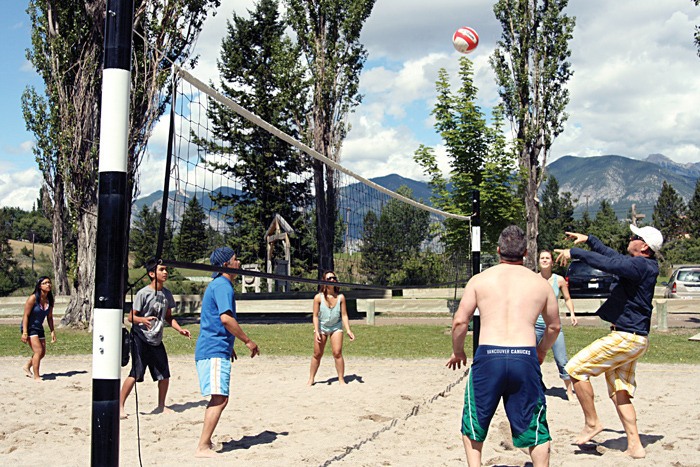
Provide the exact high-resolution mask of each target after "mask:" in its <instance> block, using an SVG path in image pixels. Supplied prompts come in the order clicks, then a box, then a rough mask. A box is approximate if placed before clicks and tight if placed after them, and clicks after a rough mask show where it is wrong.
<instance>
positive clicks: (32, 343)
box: [20, 276, 56, 381]
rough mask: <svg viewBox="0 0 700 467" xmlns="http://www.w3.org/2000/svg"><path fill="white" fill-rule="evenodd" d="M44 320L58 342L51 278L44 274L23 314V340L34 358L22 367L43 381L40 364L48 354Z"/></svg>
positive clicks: (25, 371) (37, 379)
mask: <svg viewBox="0 0 700 467" xmlns="http://www.w3.org/2000/svg"><path fill="white" fill-rule="evenodd" d="M44 320H47V321H48V323H49V329H50V330H51V342H56V331H55V330H54V328H53V292H52V291H51V279H49V278H48V277H46V276H42V277H40V278H39V280H38V281H37V282H36V286H34V293H33V294H31V295H30V296H29V298H27V301H26V302H25V304H24V315H23V316H22V325H21V328H20V329H21V332H22V342H24V343H25V344H29V347H30V348H31V349H32V352H34V355H32V358H30V359H29V361H28V362H27V363H26V364H25V365H24V366H23V367H22V369H23V370H24V373H25V374H26V375H27V377H29V378H31V377H33V378H34V380H35V381H41V375H39V364H40V363H41V359H42V358H44V355H46V336H45V335H44Z"/></svg>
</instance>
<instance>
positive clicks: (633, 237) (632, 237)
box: [630, 235, 644, 242]
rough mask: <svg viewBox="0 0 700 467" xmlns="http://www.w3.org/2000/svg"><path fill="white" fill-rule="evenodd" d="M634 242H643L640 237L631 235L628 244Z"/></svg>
mask: <svg viewBox="0 0 700 467" xmlns="http://www.w3.org/2000/svg"><path fill="white" fill-rule="evenodd" d="M635 240H641V241H644V239H643V238H642V237H640V236H639V235H632V236H631V237H630V242H633V241H635Z"/></svg>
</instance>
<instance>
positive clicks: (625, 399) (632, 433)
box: [612, 391, 646, 459]
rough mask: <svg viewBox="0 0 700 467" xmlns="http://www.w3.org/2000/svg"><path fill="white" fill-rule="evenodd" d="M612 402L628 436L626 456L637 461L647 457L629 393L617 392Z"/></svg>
mask: <svg viewBox="0 0 700 467" xmlns="http://www.w3.org/2000/svg"><path fill="white" fill-rule="evenodd" d="M612 401H613V404H615V409H617V415H618V416H619V417H620V421H621V422H622V426H623V427H624V429H625V433H626V434H627V450H626V451H625V454H627V455H628V456H630V457H633V458H635V459H641V458H642V457H645V456H646V451H645V450H644V446H642V441H641V440H640V439H639V431H638V429H637V412H636V411H635V410H634V406H633V405H632V398H631V397H630V395H629V393H628V392H627V391H617V392H615V394H614V395H613V397H612Z"/></svg>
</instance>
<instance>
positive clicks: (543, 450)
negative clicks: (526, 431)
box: [530, 441, 550, 467]
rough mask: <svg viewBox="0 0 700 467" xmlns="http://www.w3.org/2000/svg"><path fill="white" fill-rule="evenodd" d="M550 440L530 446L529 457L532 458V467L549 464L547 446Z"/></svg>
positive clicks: (541, 466) (542, 466)
mask: <svg viewBox="0 0 700 467" xmlns="http://www.w3.org/2000/svg"><path fill="white" fill-rule="evenodd" d="M549 445H550V442H549V441H547V442H546V443H542V444H538V445H537V446H533V447H531V448H530V458H532V465H533V467H547V466H549V450H550V449H549V447H550V446H549Z"/></svg>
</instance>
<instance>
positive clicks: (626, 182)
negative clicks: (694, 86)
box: [134, 154, 700, 234]
mask: <svg viewBox="0 0 700 467" xmlns="http://www.w3.org/2000/svg"><path fill="white" fill-rule="evenodd" d="M546 171H547V174H548V175H549V176H553V177H555V178H556V179H557V181H558V183H559V191H560V193H563V192H569V193H571V195H572V199H573V201H574V206H575V215H576V216H577V217H578V216H580V215H581V214H582V213H583V211H584V210H585V209H586V208H588V210H589V212H590V214H591V216H594V215H595V213H596V212H597V210H598V207H599V205H600V202H601V201H602V200H604V199H605V200H607V201H608V202H609V203H610V204H611V206H612V208H613V210H614V211H615V213H616V214H617V217H618V218H620V219H624V218H626V217H627V215H628V213H629V210H630V208H631V206H632V204H635V207H636V211H637V213H638V214H644V215H646V218H647V219H649V220H650V219H651V215H652V213H653V211H654V205H655V204H656V200H657V199H658V197H659V193H660V192H661V186H662V184H663V182H664V181H666V182H667V183H669V184H670V185H672V186H673V188H674V189H675V190H676V191H677V192H678V194H679V195H680V196H681V197H682V198H683V199H684V200H685V201H686V202H687V201H688V200H689V199H690V198H691V197H692V196H693V192H694V190H695V184H696V183H697V181H698V179H700V162H696V163H688V164H679V163H676V162H674V161H672V160H671V159H669V158H668V157H666V156H664V155H662V154H651V155H649V156H648V157H647V158H646V159H645V160H638V159H631V158H628V157H624V156H618V155H606V156H597V157H574V156H564V157H561V158H559V159H557V160H556V161H554V162H552V163H551V164H549V165H547V168H546ZM370 180H371V181H373V182H374V183H376V184H378V185H380V186H382V187H384V188H387V189H389V190H392V191H396V190H397V189H398V188H399V187H400V186H402V185H406V186H407V187H408V188H410V189H411V190H412V192H413V198H414V199H416V200H422V202H424V203H426V204H430V196H431V190H430V187H429V186H428V184H427V183H426V182H423V181H419V180H413V179H410V178H406V177H402V176H400V175H397V174H391V175H386V176H382V177H375V178H371V179H370ZM355 185H359V182H358V183H356V184H352V185H350V186H349V187H347V188H341V193H340V196H341V197H342V196H343V194H344V192H346V191H350V188H356V187H355ZM230 190H231V189H226V188H220V189H218V190H216V191H217V192H218V191H220V192H224V193H228V191H230ZM180 195H181V196H183V197H184V198H185V199H189V198H190V197H191V196H192V194H191V193H181V194H180ZM171 197H172V196H171ZM162 198H163V192H162V191H156V192H154V193H151V194H150V195H148V196H144V197H142V198H138V199H137V200H136V202H135V207H134V212H138V211H140V210H141V208H142V206H144V205H148V206H149V207H151V208H155V209H157V210H160V206H161V203H162ZM204 198H206V199H200V202H201V203H202V205H203V208H204V209H205V211H207V210H208V208H209V206H210V205H211V200H209V199H208V197H204ZM183 207H184V203H183ZM366 210H367V207H361V206H357V208H356V209H352V208H351V214H350V215H351V216H352V218H351V219H350V224H351V225H357V224H358V223H359V224H361V220H360V219H362V217H363V216H364V213H365V212H366ZM181 214H182V213H181V212H179V213H178V215H181ZM351 234H352V233H351Z"/></svg>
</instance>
